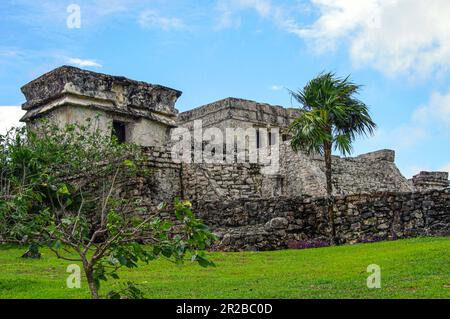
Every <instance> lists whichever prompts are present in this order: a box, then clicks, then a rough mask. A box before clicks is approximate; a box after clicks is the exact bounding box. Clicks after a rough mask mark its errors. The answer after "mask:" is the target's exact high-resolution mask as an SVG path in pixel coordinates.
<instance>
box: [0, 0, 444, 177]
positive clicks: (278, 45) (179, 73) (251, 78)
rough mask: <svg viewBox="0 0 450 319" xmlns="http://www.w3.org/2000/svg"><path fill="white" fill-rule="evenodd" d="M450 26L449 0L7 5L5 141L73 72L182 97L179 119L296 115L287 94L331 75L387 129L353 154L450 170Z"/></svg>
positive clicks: (1, 101) (0, 13)
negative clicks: (247, 103) (225, 106)
mask: <svg viewBox="0 0 450 319" xmlns="http://www.w3.org/2000/svg"><path fill="white" fill-rule="evenodd" d="M78 8H79V9H80V15H79V17H80V20H78V14H77V12H78V11H77V9H78ZM449 17H450V1H449V0H429V1H423V0H298V1H295V0H292V1H287V0H286V1H279V0H277V1H272V0H210V1H206V0H200V1H195V2H194V1H184V0H173V1H162V0H98V1H87V0H86V1H85V0H83V1H77V0H70V1H49V0H44V1H34V0H14V1H12V0H2V1H1V2H0V132H2V131H4V130H6V129H7V128H8V127H9V126H11V125H15V124H16V123H17V121H18V119H19V118H20V116H21V111H20V109H19V108H18V107H17V106H18V105H20V104H21V103H23V101H24V97H23V96H22V94H21V93H20V87H21V86H22V85H24V84H25V83H27V82H28V81H30V80H32V79H33V78H35V77H37V76H39V75H41V74H42V73H44V72H46V71H49V70H51V69H52V68H55V67H57V66H60V65H63V64H70V65H74V66H79V67H82V68H87V69H91V70H95V71H99V72H104V73H110V74H115V75H124V76H127V77H130V78H133V79H138V80H143V81H147V82H151V83H158V84H162V85H166V86H170V87H173V88H176V89H180V90H182V91H183V92H184V93H183V96H182V97H181V98H180V100H179V102H178V104H177V107H178V109H179V110H181V111H184V110H189V109H191V108H193V107H196V106H199V105H202V104H206V103H209V102H212V101H215V100H218V99H221V98H224V97H228V96H235V97H241V98H247V99H252V100H257V101H262V102H268V103H272V104H280V105H284V106H288V107H291V106H294V107H295V106H296V105H295V103H293V102H292V101H291V99H290V97H289V95H288V93H287V90H286V88H289V89H296V88H302V87H303V86H304V85H305V84H306V82H307V81H308V80H309V79H311V78H312V77H314V76H315V75H317V74H318V73H320V72H321V71H324V70H326V71H334V72H336V73H337V74H339V75H342V76H344V75H348V74H351V76H352V79H353V80H354V81H355V82H357V83H359V84H362V85H364V88H363V91H362V93H361V96H360V98H361V99H362V100H363V101H365V102H366V103H367V104H368V105H369V106H370V108H371V112H372V116H373V118H374V119H375V121H376V122H377V123H378V126H379V129H378V130H377V133H376V135H375V136H374V137H372V138H368V139H361V140H358V142H357V143H356V145H355V155H356V154H360V153H364V152H368V151H372V150H376V149H382V148H390V149H394V150H396V151H397V163H398V165H399V167H400V169H401V171H402V172H403V174H404V175H406V176H407V177H410V176H411V175H413V174H415V173H417V172H418V171H420V170H450V77H449V76H450V22H449ZM78 22H79V23H78ZM78 26H79V28H78Z"/></svg>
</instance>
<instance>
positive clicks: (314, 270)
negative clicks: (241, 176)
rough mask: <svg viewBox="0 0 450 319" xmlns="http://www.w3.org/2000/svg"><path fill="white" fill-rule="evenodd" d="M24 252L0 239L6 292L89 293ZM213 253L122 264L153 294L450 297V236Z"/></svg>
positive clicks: (57, 265) (126, 274)
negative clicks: (205, 259)
mask: <svg viewBox="0 0 450 319" xmlns="http://www.w3.org/2000/svg"><path fill="white" fill-rule="evenodd" d="M23 251H24V248H22V247H5V246H3V247H2V246H0V298H88V297H89V292H88V289H87V285H86V283H85V281H83V283H82V288H81V289H68V288H66V284H65V281H66V278H67V276H68V273H66V272H65V271H66V267H67V265H69V264H70V262H66V261H62V260H58V259H56V258H55V256H54V255H53V254H52V253H51V252H50V251H48V250H45V249H44V250H43V251H42V253H43V257H42V259H41V260H24V259H22V258H20V255H21V254H22V253H23ZM210 257H211V259H212V260H213V261H214V262H215V263H216V265H217V267H216V268H206V269H205V268H201V267H200V266H198V265H195V264H190V263H187V264H185V265H182V266H177V265H173V264H172V263H170V262H167V261H165V260H158V261H155V262H153V263H150V264H149V265H143V266H142V267H139V268H138V269H135V270H123V271H121V272H120V275H121V280H122V281H127V280H132V281H134V282H136V283H137V284H140V286H141V289H142V290H143V291H144V293H145V295H146V297H147V298H450V238H417V239H409V240H398V241H391V242H380V243H373V244H358V245H353V246H342V247H329V248H317V249H308V250H284V251H272V252H239V253H211V254H210ZM369 264H378V265H379V266H380V267H381V275H382V288H381V289H368V288H367V286H366V279H367V276H368V275H369V273H367V272H366V268H367V266H368V265H369ZM113 285H114V284H113V281H111V282H109V283H108V284H107V285H105V286H103V287H102V289H101V292H102V293H105V292H107V291H108V290H109V288H111V287H112V286H113Z"/></svg>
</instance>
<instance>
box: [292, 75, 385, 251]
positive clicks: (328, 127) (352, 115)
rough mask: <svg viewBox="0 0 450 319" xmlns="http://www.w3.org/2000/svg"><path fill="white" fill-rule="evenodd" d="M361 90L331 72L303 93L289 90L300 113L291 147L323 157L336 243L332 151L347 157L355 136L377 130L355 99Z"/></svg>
mask: <svg viewBox="0 0 450 319" xmlns="http://www.w3.org/2000/svg"><path fill="white" fill-rule="evenodd" d="M360 88H361V86H359V85H356V84H354V83H352V82H351V81H350V80H349V77H346V78H338V77H336V76H335V74H334V73H321V74H319V75H318V76H317V77H316V78H315V79H313V80H311V81H310V82H309V83H308V84H307V85H306V86H305V87H304V88H303V90H298V91H297V92H294V91H290V94H291V96H292V97H293V98H294V99H295V100H296V101H297V102H299V103H300V104H301V110H302V111H303V112H302V113H301V115H300V116H299V117H298V118H297V119H295V121H293V123H292V124H291V125H290V127H289V131H290V133H291V134H292V140H291V147H292V149H293V150H294V151H295V152H298V151H299V150H302V151H304V152H306V153H307V154H320V155H322V156H324V159H325V177H326V183H327V197H328V219H329V223H330V227H331V240H332V242H333V243H335V244H337V242H336V230H335V225H334V212H333V197H332V193H333V187H332V182H331V175H332V169H331V160H332V158H331V154H332V149H333V148H334V149H335V150H338V151H340V153H342V154H343V155H348V154H350V153H351V151H352V142H353V141H354V140H355V138H356V137H357V136H358V135H365V136H367V135H372V134H373V132H374V130H375V128H376V124H375V123H374V122H373V121H372V119H371V117H370V114H369V110H368V107H367V105H366V104H364V103H363V102H361V101H360V100H358V99H357V98H356V97H355V95H356V94H358V92H359V90H360Z"/></svg>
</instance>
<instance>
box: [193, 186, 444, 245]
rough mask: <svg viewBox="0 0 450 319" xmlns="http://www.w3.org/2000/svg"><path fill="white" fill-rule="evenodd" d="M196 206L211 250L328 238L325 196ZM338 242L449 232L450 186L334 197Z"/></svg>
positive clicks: (238, 201) (436, 234) (442, 234)
mask: <svg viewBox="0 0 450 319" xmlns="http://www.w3.org/2000/svg"><path fill="white" fill-rule="evenodd" d="M195 206H196V207H195V209H196V211H197V212H198V214H199V217H200V218H202V219H203V220H204V221H205V223H206V224H207V225H209V226H210V227H211V228H212V229H213V230H214V231H215V232H216V233H217V234H218V236H219V238H220V241H219V242H218V243H217V246H216V248H217V249H220V250H226V251H234V250H249V249H250V250H270V249H281V248H287V244H288V242H289V241H292V240H310V239H315V240H322V241H327V240H328V238H329V231H330V228H329V225H328V218H327V212H326V211H327V205H326V200H325V198H324V197H296V198H278V199H276V198H271V199H270V198H269V199H262V200H256V199H247V200H243V199H241V200H228V201H227V200H224V201H201V202H196V204H195ZM335 216H336V221H335V224H336V233H337V237H338V240H339V242H340V243H357V242H370V241H377V240H387V239H397V238H408V237H416V236H450V190H449V189H445V190H433V191H425V192H409V193H391V192H380V193H373V194H358V195H348V196H338V197H337V198H336V201H335Z"/></svg>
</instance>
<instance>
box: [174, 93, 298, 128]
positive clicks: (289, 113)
mask: <svg viewBox="0 0 450 319" xmlns="http://www.w3.org/2000/svg"><path fill="white" fill-rule="evenodd" d="M298 112H299V110H298V109H286V108H283V107H282V106H277V105H270V104H267V103H259V102H255V101H250V100H244V99H238V98H226V99H223V100H220V101H216V102H213V103H210V104H207V105H204V106H200V107H198V108H195V109H193V110H191V111H187V112H183V113H180V114H179V115H178V120H177V122H178V125H179V126H184V127H188V128H191V127H192V125H193V121H194V120H202V122H203V126H204V127H211V126H214V127H219V128H221V126H222V124H223V121H225V120H227V119H234V120H235V121H237V123H239V126H236V127H249V126H256V127H258V126H263V127H269V126H272V127H286V126H288V125H289V123H290V121H291V120H292V119H293V118H295V116H296V115H298ZM227 124H228V123H227ZM243 125H244V126H243ZM223 127H225V126H223ZM226 127H234V126H226Z"/></svg>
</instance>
